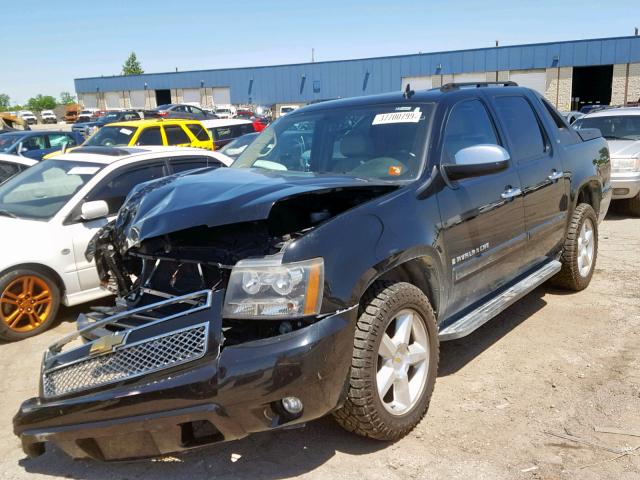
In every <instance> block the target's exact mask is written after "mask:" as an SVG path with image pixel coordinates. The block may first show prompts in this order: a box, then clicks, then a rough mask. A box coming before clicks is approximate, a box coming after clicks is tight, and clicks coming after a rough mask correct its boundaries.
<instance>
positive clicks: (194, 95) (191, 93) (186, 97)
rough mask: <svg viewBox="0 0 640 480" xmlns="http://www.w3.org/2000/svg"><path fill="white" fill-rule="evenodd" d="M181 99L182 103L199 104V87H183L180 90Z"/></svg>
mask: <svg viewBox="0 0 640 480" xmlns="http://www.w3.org/2000/svg"><path fill="white" fill-rule="evenodd" d="M182 101H183V102H184V103H189V104H192V103H197V104H198V105H200V89H199V88H185V89H184V90H183V91H182Z"/></svg>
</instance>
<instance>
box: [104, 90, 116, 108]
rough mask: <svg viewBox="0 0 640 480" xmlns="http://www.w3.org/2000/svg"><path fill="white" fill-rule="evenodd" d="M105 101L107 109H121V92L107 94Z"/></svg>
mask: <svg viewBox="0 0 640 480" xmlns="http://www.w3.org/2000/svg"><path fill="white" fill-rule="evenodd" d="M104 101H105V103H106V104H107V108H120V92H106V93H105V94H104Z"/></svg>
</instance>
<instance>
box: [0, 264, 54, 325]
mask: <svg viewBox="0 0 640 480" xmlns="http://www.w3.org/2000/svg"><path fill="white" fill-rule="evenodd" d="M52 305H53V297H52V295H51V288H49V285H47V282H45V281H44V280H42V279H41V278H40V277H36V276H34V275H24V276H22V277H18V278H16V279H15V280H14V281H13V282H11V283H10V284H9V285H7V287H6V288H5V289H4V291H3V292H2V295H0V317H2V321H3V322H4V323H5V324H6V325H8V326H9V328H10V329H11V330H13V331H14V332H28V331H30V330H33V329H34V328H38V327H39V326H40V325H42V324H43V323H44V322H45V321H46V320H47V318H49V315H50V314H51V307H52Z"/></svg>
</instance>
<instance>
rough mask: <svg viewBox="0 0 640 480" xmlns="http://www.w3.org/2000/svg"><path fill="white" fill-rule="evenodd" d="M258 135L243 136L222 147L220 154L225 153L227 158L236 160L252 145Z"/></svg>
mask: <svg viewBox="0 0 640 480" xmlns="http://www.w3.org/2000/svg"><path fill="white" fill-rule="evenodd" d="M258 135H259V134H258V133H247V134H246V135H242V136H241V137H238V138H236V139H235V140H233V141H231V142H229V143H227V144H226V145H225V146H224V147H222V148H221V149H220V153H224V154H225V155H226V156H227V157H231V158H233V159H234V160H235V159H236V158H238V156H239V155H240V154H241V153H242V152H244V151H245V149H246V148H247V146H248V145H250V144H251V142H253V141H254V140H255V139H256V137H257V136H258Z"/></svg>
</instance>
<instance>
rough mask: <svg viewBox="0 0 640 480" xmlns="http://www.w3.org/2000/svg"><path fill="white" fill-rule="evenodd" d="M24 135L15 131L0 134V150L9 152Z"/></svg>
mask: <svg viewBox="0 0 640 480" xmlns="http://www.w3.org/2000/svg"><path fill="white" fill-rule="evenodd" d="M21 138H23V135H20V134H18V135H16V134H13V133H3V134H2V135H0V152H8V151H9V150H11V147H13V146H14V145H15V144H16V142H19V141H20V139H21Z"/></svg>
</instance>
